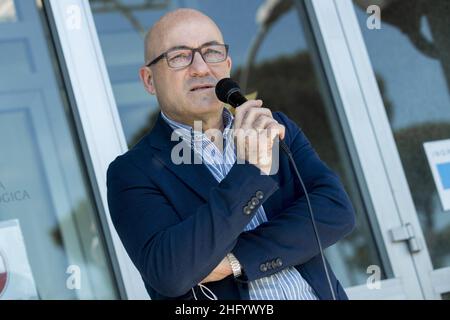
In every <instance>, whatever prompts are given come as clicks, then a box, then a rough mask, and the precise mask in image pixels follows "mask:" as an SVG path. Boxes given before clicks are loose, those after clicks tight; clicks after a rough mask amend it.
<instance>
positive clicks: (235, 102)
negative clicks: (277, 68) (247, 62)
mask: <svg viewBox="0 0 450 320" xmlns="http://www.w3.org/2000/svg"><path fill="white" fill-rule="evenodd" d="M215 91H216V96H217V98H218V99H219V100H220V101H222V102H224V103H228V104H229V105H231V106H233V107H235V108H237V107H239V106H240V105H241V104H244V103H245V102H247V98H246V97H244V95H243V94H242V93H241V88H240V87H239V85H238V84H237V83H236V82H235V81H234V80H233V79H231V78H223V79H221V80H220V81H219V82H217V84H216V89H215ZM279 145H280V148H281V149H282V150H283V151H284V153H285V154H286V155H287V156H288V158H289V161H290V163H291V165H292V167H293V168H294V171H295V174H296V175H297V178H298V180H299V182H300V185H301V186H302V189H303V193H304V194H305V198H306V203H307V204H308V211H309V216H310V220H311V224H312V226H313V229H314V235H315V238H316V241H317V245H318V248H319V252H320V256H321V258H322V266H323V269H324V271H325V275H326V278H327V282H328V287H329V288H330V293H331V297H332V298H333V300H336V295H335V293H334V289H333V285H332V284H331V278H330V275H329V272H328V267H327V264H326V262H325V255H324V253H323V248H322V241H321V240H320V237H319V232H318V231H317V226H316V222H315V218H314V213H313V210H312V206H311V202H310V201H309V196H308V191H307V190H306V187H305V184H304V183H303V179H302V177H301V175H300V172H299V171H298V169H297V165H296V163H295V161H294V157H293V155H292V153H291V150H290V149H289V147H288V146H287V145H286V143H285V142H284V141H283V140H280V141H279Z"/></svg>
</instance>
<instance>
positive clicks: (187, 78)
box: [140, 9, 231, 124]
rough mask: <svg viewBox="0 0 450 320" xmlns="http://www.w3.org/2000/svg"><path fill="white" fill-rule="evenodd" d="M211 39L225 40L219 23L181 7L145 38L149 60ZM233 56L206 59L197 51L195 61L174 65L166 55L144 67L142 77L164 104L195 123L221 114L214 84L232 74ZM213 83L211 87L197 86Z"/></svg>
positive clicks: (169, 111) (168, 110) (170, 113)
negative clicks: (210, 60)
mask: <svg viewBox="0 0 450 320" xmlns="http://www.w3.org/2000/svg"><path fill="white" fill-rule="evenodd" d="M207 43H217V44H224V40H223V36H222V33H221V32H220V30H219V28H218V27H217V25H216V24H215V23H214V21H212V20H211V19H210V18H209V17H207V16H206V15H204V14H203V13H201V12H199V11H196V10H193V9H178V10H175V11H172V12H169V13H167V14H166V15H164V16H163V17H162V18H161V19H159V20H158V21H157V22H156V23H155V24H154V25H153V27H152V28H151V29H150V30H149V31H148V33H147V35H146V38H145V64H146V65H147V64H148V63H149V62H151V61H153V60H154V59H155V58H157V57H158V56H160V55H161V54H163V53H165V52H167V51H168V50H171V49H173V48H175V47H180V46H182V47H188V48H198V47H200V46H202V45H204V44H207ZM230 70H231V59H230V57H227V58H226V59H225V60H224V61H223V62H216V63H206V62H205V61H204V60H203V58H202V56H201V55H200V53H199V52H195V54H194V57H193V61H192V64H191V65H189V66H187V67H184V68H178V69H174V68H171V67H169V65H168V63H167V60H166V58H162V59H160V60H159V61H158V62H156V63H154V64H152V65H151V66H144V67H142V68H141V69H140V76H141V80H142V81H143V83H144V86H145V88H146V89H147V91H148V92H149V93H151V94H156V96H157V98H158V101H159V104H160V107H161V109H162V110H163V111H164V113H165V114H167V115H168V116H169V117H171V118H172V119H174V120H177V121H180V122H183V123H188V124H192V123H193V121H195V120H203V121H207V119H209V118H211V117H217V115H218V114H219V113H220V114H221V110H222V108H223V104H222V103H221V102H220V101H219V100H218V99H217V98H216V95H215V92H214V86H215V84H216V83H217V81H218V80H220V79H222V78H225V77H229V76H230ZM202 85H209V86H210V88H209V89H195V88H196V87H199V86H202Z"/></svg>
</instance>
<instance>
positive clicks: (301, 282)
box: [161, 108, 317, 300]
mask: <svg viewBox="0 0 450 320" xmlns="http://www.w3.org/2000/svg"><path fill="white" fill-rule="evenodd" d="M161 115H162V118H163V119H164V120H165V121H166V122H167V123H168V124H169V125H170V126H171V128H172V129H174V130H175V131H176V133H177V134H179V135H180V136H181V137H182V139H184V141H186V142H187V143H188V144H189V145H190V146H191V148H193V150H194V152H195V153H196V154H197V155H199V156H200V158H201V159H202V163H204V164H205V165H206V167H207V168H208V169H209V171H210V172H211V173H212V175H213V176H214V178H215V179H216V180H217V181H219V182H220V181H222V179H223V178H225V176H226V175H227V174H228V172H229V171H230V169H231V167H232V166H233V165H234V163H235V162H236V149H235V147H234V139H233V138H232V124H233V115H232V114H231V112H230V111H229V110H228V109H226V108H224V111H223V125H224V131H223V140H221V141H220V140H219V141H217V143H218V144H219V146H220V145H222V149H223V153H222V151H221V150H220V149H219V148H218V147H217V146H216V145H215V144H214V143H213V142H212V141H211V140H210V139H209V138H208V137H207V136H206V135H205V134H204V133H203V132H197V131H194V128H196V126H195V125H194V128H192V127H191V126H188V125H185V124H182V123H179V122H176V121H174V120H171V119H169V118H168V117H167V116H166V115H165V114H164V113H163V112H162V111H161ZM220 135H222V133H220ZM217 138H218V137H215V139H217ZM220 139H222V136H220ZM222 143H223V144H222ZM266 221H267V216H266V213H265V211H264V208H263V207H262V206H260V207H259V209H258V210H257V212H256V214H255V216H254V217H253V219H252V220H251V221H250V222H249V223H248V224H247V226H246V227H245V228H244V231H249V230H252V229H255V228H256V227H258V226H259V225H260V224H262V223H264V222H266ZM248 285H249V295H250V299H251V300H317V297H316V295H315V294H314V292H313V290H312V288H311V287H310V285H309V284H308V283H307V282H306V281H305V279H303V277H302V276H301V274H300V273H299V272H298V271H297V269H295V268H294V267H288V268H285V269H283V270H281V271H279V272H277V273H275V274H272V275H270V276H268V277H264V278H260V279H257V280H254V281H250V282H249V283H248Z"/></svg>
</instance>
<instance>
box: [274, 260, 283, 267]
mask: <svg viewBox="0 0 450 320" xmlns="http://www.w3.org/2000/svg"><path fill="white" fill-rule="evenodd" d="M275 263H276V264H277V266H278V267H281V266H282V265H283V261H281V259H280V258H278V259H277V260H275Z"/></svg>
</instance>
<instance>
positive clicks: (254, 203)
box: [250, 197, 259, 206]
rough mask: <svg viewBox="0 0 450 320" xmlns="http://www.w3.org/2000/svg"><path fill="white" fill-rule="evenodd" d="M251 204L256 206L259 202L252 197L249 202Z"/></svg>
mask: <svg viewBox="0 0 450 320" xmlns="http://www.w3.org/2000/svg"><path fill="white" fill-rule="evenodd" d="M250 202H251V203H252V205H254V206H257V205H258V204H259V200H258V198H256V197H253V198H252V200H251V201H250Z"/></svg>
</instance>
